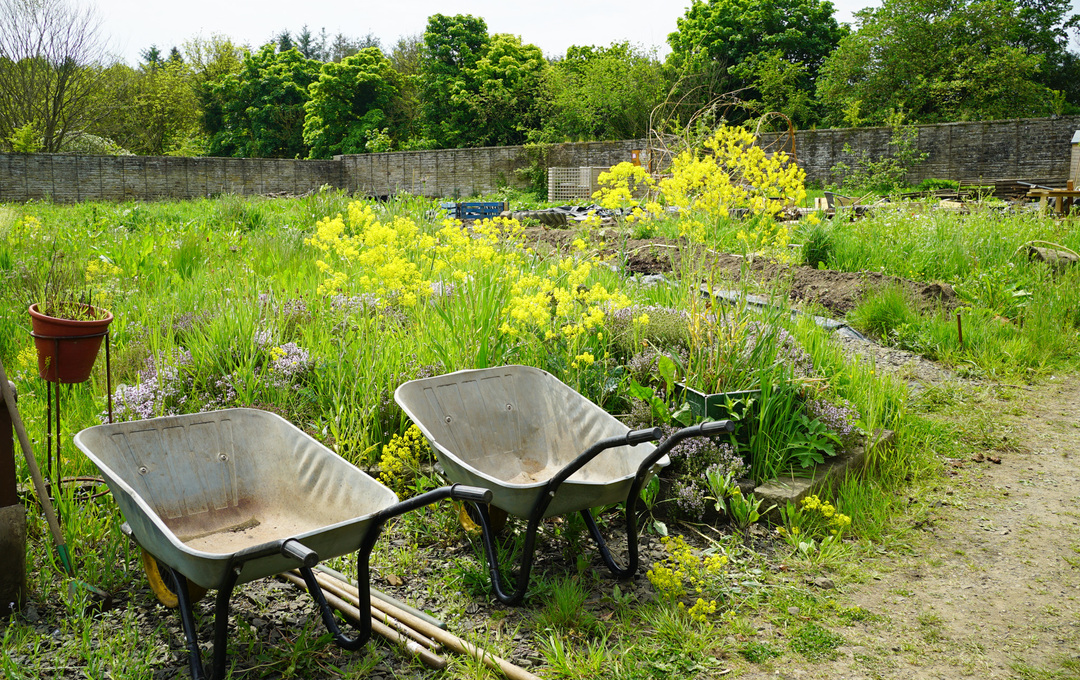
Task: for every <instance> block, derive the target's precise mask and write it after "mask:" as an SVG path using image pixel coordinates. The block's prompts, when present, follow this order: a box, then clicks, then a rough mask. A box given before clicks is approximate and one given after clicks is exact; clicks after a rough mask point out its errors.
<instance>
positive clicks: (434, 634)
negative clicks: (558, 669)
mask: <svg viewBox="0 0 1080 680" xmlns="http://www.w3.org/2000/svg"><path fill="white" fill-rule="evenodd" d="M353 590H354V589H353V588H352V587H351V586H349V587H348V589H347V590H346V591H345V592H346V593H348V594H349V600H350V601H352V602H356V603H359V601H360V597H359V592H357V593H356V594H355V595H353V594H352V593H353ZM371 605H372V606H373V607H375V608H377V609H379V610H381V611H383V612H385V613H386V614H389V615H390V616H392V617H394V618H395V619H397V620H398V621H401V622H402V623H403V624H405V625H406V626H408V627H410V628H412V629H414V630H417V631H419V632H421V633H423V634H424V635H428V636H430V637H431V638H432V639H434V640H436V641H438V642H441V643H442V644H444V645H446V646H447V647H449V648H450V649H452V650H454V651H455V652H459V653H461V654H467V655H469V656H471V657H473V658H474V659H479V660H480V661H482V662H483V663H484V664H485V665H487V666H488V667H490V668H494V669H495V670H498V671H501V672H502V674H503V675H505V676H506V677H508V678H510V680H540V678H539V677H537V676H535V675H533V674H532V673H530V672H529V671H527V670H525V669H524V668H521V667H520V666H515V665H514V664H512V663H510V662H509V661H507V660H506V659H503V658H501V657H498V656H495V655H494V654H490V653H488V652H485V651H484V650H482V649H480V648H479V647H477V646H476V645H473V644H472V643H469V642H466V641H465V640H462V639H461V638H459V637H458V636H456V635H454V634H452V633H448V632H447V631H445V630H443V629H441V628H439V627H438V626H433V625H431V624H430V623H428V622H427V621H424V620H423V619H421V618H419V617H417V616H413V615H412V614H410V613H408V612H405V611H401V610H400V609H398V608H397V607H395V606H394V605H392V604H390V603H388V602H384V601H382V600H379V599H377V598H371Z"/></svg>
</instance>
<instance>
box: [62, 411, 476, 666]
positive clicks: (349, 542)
mask: <svg viewBox="0 0 1080 680" xmlns="http://www.w3.org/2000/svg"><path fill="white" fill-rule="evenodd" d="M75 443H76V445H77V446H78V447H79V448H80V449H81V450H82V451H83V452H84V453H85V454H86V455H87V457H88V458H89V459H90V460H91V461H92V462H93V463H94V464H95V465H96V466H97V467H98V469H99V470H101V474H102V475H103V476H104V477H105V480H106V483H107V484H108V485H109V488H110V490H111V491H112V494H113V496H114V497H115V498H116V502H117V504H118V505H119V506H120V510H121V511H122V512H123V514H124V518H125V519H126V520H127V522H126V525H125V533H128V534H129V535H130V536H131V537H132V538H133V539H134V540H135V541H136V542H137V543H138V544H139V546H140V547H142V548H143V550H144V551H145V552H144V555H149V556H150V557H151V559H150V560H149V564H150V565H152V567H153V568H152V569H151V568H148V569H147V572H148V576H149V577H150V579H151V585H152V587H154V579H155V577H158V576H161V581H162V583H163V584H164V585H165V586H166V588H167V589H168V590H170V591H171V593H172V594H174V595H175V598H176V604H177V606H178V608H179V610H180V618H181V623H182V625H183V628H184V636H185V638H186V643H187V647H188V651H189V657H190V664H191V674H192V676H193V677H194V678H196V679H197V680H201V679H202V678H205V677H206V671H205V669H204V667H203V663H202V659H201V655H200V653H199V642H198V636H197V633H196V629H195V617H194V613H193V609H192V604H193V599H194V598H193V594H194V595H196V596H201V594H202V593H205V589H214V588H216V589H217V598H216V601H215V608H214V616H215V621H214V651H213V668H212V673H211V677H213V678H215V680H216V679H220V678H223V677H224V676H225V672H226V668H225V655H226V633H227V631H228V621H229V600H230V598H231V596H232V592H233V589H234V588H235V587H236V586H237V585H239V584H242V583H247V582H249V581H253V580H255V579H259V578H264V577H267V576H271V575H274V574H278V573H280V572H284V571H289V570H291V569H295V568H299V570H300V573H301V574H302V575H303V578H304V582H305V583H306V585H307V588H308V591H309V592H310V593H311V595H312V598H313V599H314V600H315V603H316V605H317V607H318V609H319V611H320V614H321V616H322V619H323V622H324V623H325V625H326V627H327V629H328V630H329V631H330V633H331V635H332V636H333V639H334V642H335V643H337V644H338V645H339V646H340V647H342V648H344V649H347V650H356V649H359V648H360V647H361V646H362V645H363V644H364V643H365V642H366V641H367V639H368V638H369V637H370V635H371V619H370V618H368V617H360V621H359V626H357V633H356V635H354V636H352V637H350V636H348V635H346V634H345V633H343V632H342V631H341V630H340V629H339V628H338V625H337V621H336V620H335V618H334V615H333V613H332V611H331V609H330V607H329V605H328V604H327V601H326V598H325V596H324V595H323V593H322V590H321V589H320V587H319V584H318V581H317V580H316V578H315V575H314V573H313V572H312V568H313V567H315V566H316V565H317V564H318V563H319V561H320V560H321V559H324V558H327V557H337V556H340V555H345V554H348V553H351V552H356V553H357V564H356V568H357V584H358V587H359V597H360V601H361V602H367V600H368V597H369V592H370V590H369V583H368V579H369V564H368V561H369V558H370V556H371V551H372V548H373V547H374V545H375V542H376V540H378V537H379V534H380V532H381V531H382V527H383V525H384V524H385V522H386V521H387V520H389V519H391V518H392V517H396V516H398V515H401V514H403V513H405V512H408V511H410V510H414V509H417V508H420V507H422V506H425V505H429V504H431V503H435V502H437V501H440V500H442V499H445V498H454V499H458V500H463V501H476V502H481V503H482V502H486V501H488V500H490V498H491V494H490V492H488V491H486V490H484V489H477V488H471V487H465V486H460V485H455V486H447V487H442V488H440V489H435V490H434V491H429V492H427V493H424V494H421V495H419V496H416V497H413V498H410V499H408V500H405V501H402V502H399V501H398V498H397V496H396V495H395V494H394V492H392V491H391V490H390V489H388V488H386V487H385V486H383V485H382V484H380V483H379V482H377V481H376V480H375V479H373V478H371V477H370V476H368V475H367V474H365V473H364V472H362V471H361V470H359V469H357V468H356V467H355V466H353V465H352V464H350V463H349V462H347V461H346V460H344V459H343V458H341V457H340V456H338V455H337V454H335V453H334V452H332V451H330V450H329V449H327V448H326V447H324V446H323V445H321V444H319V443H318V442H317V441H315V440H314V439H312V438H311V437H309V436H307V435H306V434H304V433H303V432H302V431H300V430H299V429H297V428H296V427H294V426H293V425H292V424H290V423H289V422H288V421H286V420H285V419H283V418H281V417H279V416H277V415H275V414H273V413H269V412H267V411H260V410H257V409H227V410H222V411H214V412H211V413H198V414H191V415H182V416H170V417H164V418H152V419H149V420H140V421H133V422H126V423H115V424H111V425H99V426H96V427H91V428H88V429H85V430H83V431H82V432H79V433H78V434H77V435H75ZM147 564H148V562H147V560H146V558H145V557H144V565H147ZM162 583H159V584H158V585H159V586H160V585H162ZM155 592H156V594H159V599H161V594H160V593H157V591H156V590H155Z"/></svg>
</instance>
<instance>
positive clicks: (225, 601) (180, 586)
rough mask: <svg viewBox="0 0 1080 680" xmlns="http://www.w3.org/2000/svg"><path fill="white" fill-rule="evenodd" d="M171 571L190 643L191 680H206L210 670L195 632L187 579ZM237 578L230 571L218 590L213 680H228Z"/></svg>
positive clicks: (236, 574)
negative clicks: (227, 658)
mask: <svg viewBox="0 0 1080 680" xmlns="http://www.w3.org/2000/svg"><path fill="white" fill-rule="evenodd" d="M169 571H171V572H172V575H173V583H174V584H175V585H176V599H177V607H178V608H179V609H180V622H181V624H182V625H183V627H184V638H186V640H187V648H188V661H189V663H190V665H191V677H192V678H193V679H194V680H206V670H205V669H204V668H203V663H202V655H201V654H200V652H199V633H198V631H197V630H196V628H195V612H194V610H193V608H192V605H191V600H190V599H189V598H188V589H187V578H186V577H185V576H184V575H183V574H181V573H180V572H179V571H178V570H176V569H170V570H169ZM237 576H238V573H237V571H236V570H235V569H229V572H228V576H226V578H225V583H223V584H222V585H221V587H220V588H218V592H217V599H216V601H215V603H214V666H213V674H212V675H211V678H212V679H213V680H223V678H224V677H225V656H226V654H227V652H228V650H227V649H226V646H227V637H228V632H229V600H230V599H231V598H232V592H233V588H235V587H236V578H237Z"/></svg>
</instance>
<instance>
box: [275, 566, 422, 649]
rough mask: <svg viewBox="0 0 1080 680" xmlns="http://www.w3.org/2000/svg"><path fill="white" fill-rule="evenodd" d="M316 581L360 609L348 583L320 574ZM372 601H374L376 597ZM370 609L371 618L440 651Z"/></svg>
mask: <svg viewBox="0 0 1080 680" xmlns="http://www.w3.org/2000/svg"><path fill="white" fill-rule="evenodd" d="M293 573H294V574H295V573H296V572H293ZM315 580H316V581H318V582H319V586H320V587H322V589H323V590H325V591H328V592H331V593H333V594H334V595H336V596H338V597H340V598H341V599H343V600H345V601H346V602H349V603H351V604H352V605H353V606H355V607H357V608H359V607H360V600H359V598H358V597H356V596H355V595H352V594H350V593H349V589H348V584H347V583H345V582H343V581H341V580H340V579H336V578H334V577H332V576H329V575H326V574H320V573H318V572H316V574H315ZM372 599H374V597H373V598H372ZM369 608H370V609H371V616H372V617H373V618H374V619H375V620H376V621H380V622H382V623H384V624H386V625H387V626H390V627H391V628H393V629H395V630H396V631H397V632H399V633H402V634H404V635H408V636H409V637H411V638H412V639H413V640H415V641H416V642H418V643H420V644H421V645H423V646H425V647H427V648H428V649H430V650H432V651H434V650H436V649H438V647H439V645H438V643H436V642H435V641H434V640H432V639H431V638H428V637H425V636H424V635H423V634H421V633H419V632H418V631H415V630H413V629H412V628H409V627H408V626H406V625H405V624H403V623H401V622H400V621H398V620H396V619H394V618H393V617H391V616H389V615H387V614H386V613H385V612H382V611H380V610H378V609H376V608H375V607H370V606H369Z"/></svg>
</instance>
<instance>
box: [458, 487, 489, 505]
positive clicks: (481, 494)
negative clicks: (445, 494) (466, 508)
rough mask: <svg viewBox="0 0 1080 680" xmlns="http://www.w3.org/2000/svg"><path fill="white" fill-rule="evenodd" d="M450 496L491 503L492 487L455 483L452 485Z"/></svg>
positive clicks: (462, 499) (461, 499)
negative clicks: (483, 487) (484, 487)
mask: <svg viewBox="0 0 1080 680" xmlns="http://www.w3.org/2000/svg"><path fill="white" fill-rule="evenodd" d="M450 498H453V499H455V500H459V501H473V502H474V503H490V502H491V489H481V488H480V487H478V486H465V485H463V484H455V485H454V486H452V487H450Z"/></svg>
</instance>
